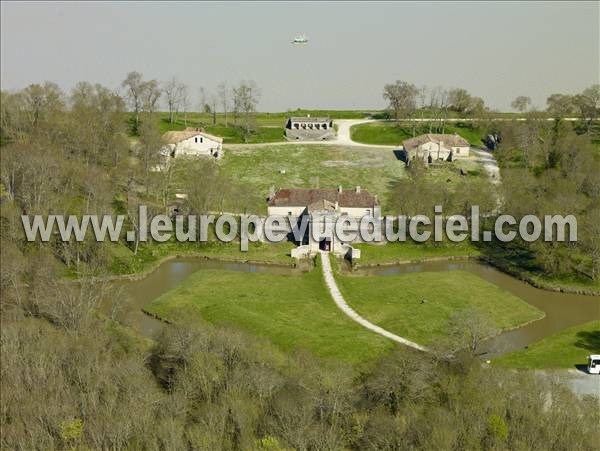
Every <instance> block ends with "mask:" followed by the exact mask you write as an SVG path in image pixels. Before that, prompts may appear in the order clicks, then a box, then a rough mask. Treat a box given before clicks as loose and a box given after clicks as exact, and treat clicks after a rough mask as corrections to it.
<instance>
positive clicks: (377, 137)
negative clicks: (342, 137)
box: [350, 122, 484, 146]
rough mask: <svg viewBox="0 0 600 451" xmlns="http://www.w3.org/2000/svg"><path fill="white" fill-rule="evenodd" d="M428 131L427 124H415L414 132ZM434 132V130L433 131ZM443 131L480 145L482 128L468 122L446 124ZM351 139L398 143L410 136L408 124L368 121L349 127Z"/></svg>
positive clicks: (474, 144) (377, 142)
mask: <svg viewBox="0 0 600 451" xmlns="http://www.w3.org/2000/svg"><path fill="white" fill-rule="evenodd" d="M422 133H429V126H425V125H423V126H417V130H416V134H417V135H420V134H422ZM434 133H435V132H434ZM444 133H458V134H459V135H460V136H462V137H463V138H465V139H466V140H467V141H469V142H470V143H471V145H473V146H481V138H482V137H483V135H484V133H483V131H482V130H478V129H477V128H473V127H471V125H470V124H462V123H456V124H454V123H452V124H446V127H445V129H444ZM350 134H351V136H352V139H353V140H354V141H357V142H361V143H365V144H381V145H392V146H396V145H400V144H402V141H404V140H405V139H408V138H412V129H411V127H410V126H409V124H406V123H396V122H370V123H367V124H359V125H354V126H353V127H352V128H351V129H350Z"/></svg>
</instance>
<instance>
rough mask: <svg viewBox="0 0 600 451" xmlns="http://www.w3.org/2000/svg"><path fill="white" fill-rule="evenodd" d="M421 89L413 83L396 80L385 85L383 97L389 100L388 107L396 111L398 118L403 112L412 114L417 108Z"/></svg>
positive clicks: (408, 114) (407, 114)
mask: <svg viewBox="0 0 600 451" xmlns="http://www.w3.org/2000/svg"><path fill="white" fill-rule="evenodd" d="M418 94H419V90H418V89H417V87H416V86H415V85H413V84H412V83H408V82H406V81H401V80H396V81H395V82H394V83H389V84H386V85H385V86H384V87H383V98H384V99H385V100H387V102H388V108H389V109H391V110H393V111H394V117H395V119H396V120H398V119H399V118H400V115H401V114H404V115H406V116H409V117H410V116H412V114H413V113H414V110H415V108H416V102H417V95H418Z"/></svg>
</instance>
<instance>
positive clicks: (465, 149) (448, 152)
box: [402, 133, 470, 164]
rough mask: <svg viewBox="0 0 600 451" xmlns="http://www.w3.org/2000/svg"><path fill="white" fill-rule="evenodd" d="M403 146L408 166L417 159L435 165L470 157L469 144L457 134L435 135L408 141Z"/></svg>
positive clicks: (417, 137)
mask: <svg viewBox="0 0 600 451" xmlns="http://www.w3.org/2000/svg"><path fill="white" fill-rule="evenodd" d="M402 145H403V147H404V156H405V161H406V163H407V164H410V162H411V161H413V160H415V159H422V160H423V161H424V162H425V163H433V162H434V161H436V160H446V161H452V160H454V159H455V158H464V157H468V156H469V148H470V147H469V142H468V141H467V140H466V139H464V138H463V137H461V136H459V135H457V134H454V135H450V134H435V133H427V134H425V135H420V136H416V137H414V138H410V139H407V140H405V141H404V142H403V143H402Z"/></svg>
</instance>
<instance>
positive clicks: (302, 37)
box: [292, 34, 308, 44]
mask: <svg viewBox="0 0 600 451" xmlns="http://www.w3.org/2000/svg"><path fill="white" fill-rule="evenodd" d="M292 44H308V38H307V37H306V35H304V34H301V35H300V36H296V37H295V38H294V40H293V41H292Z"/></svg>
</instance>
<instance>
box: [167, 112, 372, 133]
mask: <svg viewBox="0 0 600 451" xmlns="http://www.w3.org/2000/svg"><path fill="white" fill-rule="evenodd" d="M380 113H381V112H380V111H373V110H305V109H301V110H295V111H282V112H275V113H266V112H258V113H256V114H255V115H254V122H255V124H256V125H257V126H259V127H280V128H281V129H283V127H284V126H285V122H286V121H287V119H288V118H289V117H290V116H306V115H308V114H310V115H311V116H313V117H314V116H329V117H330V118H332V119H363V118H365V117H368V116H370V115H371V114H380ZM160 119H161V127H163V128H164V131H167V130H182V129H183V128H185V125H184V117H183V114H182V113H179V114H178V115H177V116H176V120H175V123H174V124H171V123H169V114H168V113H166V112H161V113H160ZM187 122H188V127H199V126H204V127H213V126H215V125H214V121H213V115H212V114H211V113H197V112H193V113H188V114H187ZM242 122H243V118H242V116H241V115H240V116H239V117H238V118H237V120H234V116H233V114H232V113H229V114H228V115H227V125H228V126H235V125H241V124H242ZM216 126H217V127H219V126H223V127H224V126H225V116H224V115H223V113H217V117H216Z"/></svg>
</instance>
